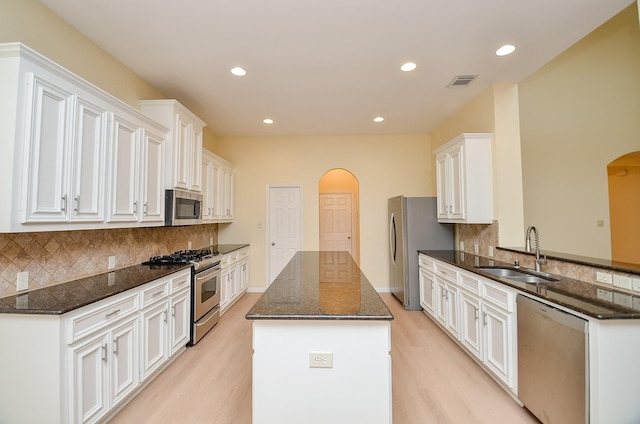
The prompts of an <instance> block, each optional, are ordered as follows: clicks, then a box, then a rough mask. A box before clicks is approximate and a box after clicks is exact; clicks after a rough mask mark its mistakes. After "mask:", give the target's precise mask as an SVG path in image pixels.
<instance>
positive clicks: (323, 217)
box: [318, 168, 360, 263]
mask: <svg viewBox="0 0 640 424" xmlns="http://www.w3.org/2000/svg"><path fill="white" fill-rule="evenodd" d="M318 194H319V202H318V204H319V206H320V210H319V214H320V215H319V216H320V219H319V222H320V228H319V231H320V235H319V240H320V250H321V251H330V250H346V251H349V252H350V253H351V256H353V259H354V260H355V261H356V263H360V183H359V182H358V179H357V178H356V177H355V176H354V175H353V174H352V173H351V172H349V171H347V170H346V169H339V168H336V169H332V170H330V171H327V172H326V173H325V174H324V175H323V176H322V178H320V181H319V183H318Z"/></svg>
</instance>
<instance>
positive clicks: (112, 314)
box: [104, 309, 120, 318]
mask: <svg viewBox="0 0 640 424" xmlns="http://www.w3.org/2000/svg"><path fill="white" fill-rule="evenodd" d="M118 312H120V309H116V310H115V311H113V312H109V313H108V314H104V317H105V318H111V317H112V316H114V315H115V314H117V313H118Z"/></svg>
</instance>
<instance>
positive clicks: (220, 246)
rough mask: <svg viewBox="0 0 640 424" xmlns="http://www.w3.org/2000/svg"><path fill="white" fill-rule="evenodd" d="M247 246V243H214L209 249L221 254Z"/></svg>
mask: <svg viewBox="0 0 640 424" xmlns="http://www.w3.org/2000/svg"><path fill="white" fill-rule="evenodd" d="M247 246H249V245H248V244H216V245H215V246H212V247H211V250H212V251H213V252H215V251H216V250H217V251H218V252H220V254H221V255H228V254H229V253H231V252H233V251H236V250H240V249H242V248H243V247H247Z"/></svg>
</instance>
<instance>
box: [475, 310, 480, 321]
mask: <svg viewBox="0 0 640 424" xmlns="http://www.w3.org/2000/svg"><path fill="white" fill-rule="evenodd" d="M475 310H476V321H477V320H478V319H479V318H480V313H479V311H478V308H475Z"/></svg>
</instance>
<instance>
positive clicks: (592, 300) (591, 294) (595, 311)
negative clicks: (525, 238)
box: [418, 250, 640, 319]
mask: <svg viewBox="0 0 640 424" xmlns="http://www.w3.org/2000/svg"><path fill="white" fill-rule="evenodd" d="M418 253H424V254H425V255H428V256H431V257H433V258H435V259H439V260H441V261H443V262H446V263H449V264H451V265H455V266H457V267H460V268H462V269H465V270H467V271H470V272H473V273H475V274H478V275H480V276H482V277H485V278H489V279H491V280H494V281H497V282H499V283H502V284H505V285H507V286H510V287H513V288H516V289H518V290H520V291H523V292H525V293H528V294H530V295H533V297H536V298H539V299H541V300H546V301H549V302H552V303H555V304H557V305H561V306H564V307H566V308H568V309H571V310H574V311H576V312H580V313H582V314H584V315H587V316H590V317H593V318H597V319H640V296H634V295H631V294H628V293H624V292H621V291H617V290H612V289H609V288H606V287H601V286H597V285H595V284H591V283H587V282H584V281H579V280H574V279H571V278H566V277H563V276H561V275H554V277H555V278H557V279H558V280H559V281H557V282H551V283H544V284H530V283H521V282H517V281H512V280H507V279H504V278H500V277H496V276H495V275H492V274H489V273H486V272H483V271H481V270H479V269H477V267H479V266H506V267H512V266H513V264H510V263H505V262H501V261H496V260H493V259H490V258H485V257H482V256H476V255H472V254H470V253H464V252H459V251H454V250H419V251H418ZM604 298H610V299H612V301H609V300H605V299H604Z"/></svg>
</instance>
